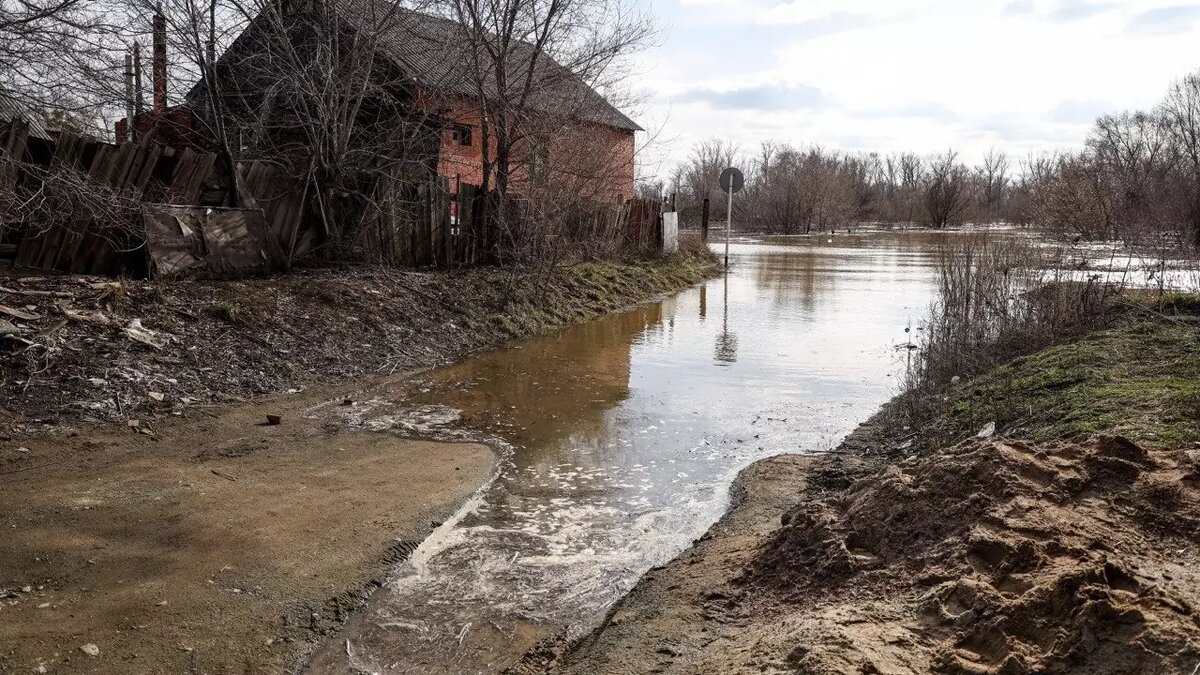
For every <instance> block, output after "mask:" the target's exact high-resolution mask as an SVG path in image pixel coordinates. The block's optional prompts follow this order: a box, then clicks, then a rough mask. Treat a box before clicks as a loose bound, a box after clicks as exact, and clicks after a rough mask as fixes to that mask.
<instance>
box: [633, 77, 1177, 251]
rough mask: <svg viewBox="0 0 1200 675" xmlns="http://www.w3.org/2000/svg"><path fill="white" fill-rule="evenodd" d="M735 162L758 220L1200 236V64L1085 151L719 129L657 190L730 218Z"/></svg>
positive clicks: (809, 225) (682, 205)
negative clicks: (972, 150)
mask: <svg viewBox="0 0 1200 675" xmlns="http://www.w3.org/2000/svg"><path fill="white" fill-rule="evenodd" d="M732 165H737V166H740V167H743V169H744V170H745V173H746V189H745V191H744V192H743V193H742V195H739V198H738V200H737V201H736V202H735V208H734V211H735V213H734V219H735V221H737V222H738V224H739V225H740V226H741V227H744V228H746V229H750V230H755V231H761V232H768V233H780V234H803V233H810V232H820V231H828V230H830V229H837V228H844V227H848V226H852V225H857V224H864V223H884V224H900V223H911V224H921V225H925V226H930V227H937V228H940V227H946V226H948V225H954V224H960V223H968V222H969V223H998V222H1005V223H1012V224H1018V225H1030V226H1034V227H1039V228H1043V229H1046V230H1049V231H1052V232H1055V233H1058V234H1061V235H1063V236H1066V237H1069V238H1077V239H1091V240H1101V239H1110V240H1111V239H1120V240H1125V241H1136V242H1149V241H1154V242H1159V243H1161V242H1164V241H1166V242H1175V243H1183V242H1186V243H1188V244H1192V245H1200V72H1197V73H1194V74H1191V75H1188V76H1187V77H1184V78H1183V79H1181V80H1179V81H1177V82H1176V83H1174V84H1173V85H1172V86H1171V88H1170V89H1169V91H1168V92H1167V95H1166V96H1165V97H1164V99H1163V100H1162V102H1161V103H1160V104H1159V105H1158V106H1156V107H1155V108H1154V109H1153V110H1149V111H1132V112H1123V113H1119V114H1112V115H1105V116H1103V117H1101V118H1100V119H1098V120H1097V121H1096V123H1095V125H1094V126H1093V128H1092V130H1091V132H1090V133H1089V135H1088V137H1087V140H1086V144H1085V146H1084V148H1083V149H1082V150H1080V151H1078V152H1071V153H1043V154H1031V155H1028V156H1024V157H1021V158H1018V159H1015V160H1014V159H1013V158H1012V157H1010V155H1008V154H1007V153H1006V152H1004V151H1003V150H999V149H993V150H991V151H989V152H988V153H986V154H985V155H984V156H983V157H982V158H981V159H980V160H979V161H978V162H977V163H974V164H969V163H967V162H966V161H964V160H963V159H962V156H961V154H960V153H958V152H957V151H955V150H953V149H951V150H948V151H946V152H945V153H942V154H937V155H932V156H921V155H918V154H914V153H897V154H890V155H885V154H879V153H862V152H843V151H839V150H832V149H829V148H824V147H821V146H818V145H812V146H804V147H800V146H794V145H790V144H787V143H779V142H775V141H767V142H764V143H762V144H761V145H760V146H759V147H758V148H757V149H756V150H755V151H752V152H744V151H743V150H742V149H740V148H738V147H736V146H734V145H732V144H731V143H729V142H726V141H721V140H709V141H704V142H701V143H699V144H698V145H696V147H694V148H693V149H692V152H691V154H690V155H689V157H688V159H687V161H685V162H684V163H682V164H681V165H679V166H678V167H676V169H675V170H674V172H673V173H672V174H671V175H670V177H669V178H667V179H665V180H663V181H661V182H659V183H657V184H654V185H651V186H648V187H647V191H648V192H651V193H655V192H662V193H664V194H675V196H676V202H677V206H678V208H679V210H680V211H681V212H682V213H683V218H684V220H685V222H697V221H698V218H699V213H700V208H701V204H702V202H703V200H704V199H710V200H711V216H712V218H713V219H714V221H715V220H718V219H723V218H724V217H725V199H724V194H723V193H722V192H721V189H720V187H719V185H718V177H719V176H720V173H721V171H722V170H723V169H724V168H725V167H726V166H732Z"/></svg>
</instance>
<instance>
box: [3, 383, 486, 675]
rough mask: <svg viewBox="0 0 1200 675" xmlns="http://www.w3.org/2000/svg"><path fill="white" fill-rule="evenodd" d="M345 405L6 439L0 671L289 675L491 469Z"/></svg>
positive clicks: (477, 457)
mask: <svg viewBox="0 0 1200 675" xmlns="http://www.w3.org/2000/svg"><path fill="white" fill-rule="evenodd" d="M356 395H357V394H356V393H354V392H351V391H345V392H339V393H338V396H336V397H335V398H333V399H330V400H315V399H313V398H311V397H310V398H305V397H299V398H292V399H288V400H286V401H277V402H271V403H261V404H253V405H242V406H235V407H232V408H230V409H226V410H222V411H221V412H215V411H212V412H200V413H193V414H191V415H189V419H186V420H174V421H171V422H167V423H165V424H163V425H158V426H156V428H155V431H154V435H153V436H148V435H146V434H142V433H138V432H137V430H136V429H133V428H124V429H120V428H114V429H110V430H108V431H106V432H96V433H80V434H77V435H72V436H67V437H55V438H47V437H42V438H27V439H25V440H23V441H22V443H24V445H23V446H22V450H21V452H20V453H19V454H20V455H21V456H22V459H23V461H21V462H19V463H18V462H11V461H10V462H3V463H0V532H3V540H4V546H0V672H14V673H15V672H43V671H42V670H41V669H44V670H45V671H46V672H96V673H167V672H171V673H191V672H195V673H277V672H285V671H287V670H288V669H290V668H291V667H292V665H293V664H294V663H295V662H296V660H297V658H298V657H299V655H301V654H303V653H304V652H306V651H307V650H308V649H309V648H310V647H311V645H313V644H314V643H315V642H316V641H318V640H319V639H320V638H321V637H322V636H323V635H324V634H325V633H327V632H328V631H330V630H331V629H333V628H336V627H337V626H338V625H340V624H341V622H342V621H344V619H345V618H346V615H347V614H348V613H349V612H351V611H353V610H354V609H357V608H358V607H360V606H361V605H362V604H363V602H364V601H365V599H366V597H367V595H368V594H369V593H370V591H371V590H373V589H374V588H375V587H376V586H377V585H378V584H379V583H380V582H381V581H382V579H383V578H384V576H385V575H386V573H387V571H388V569H390V567H391V566H392V565H394V564H395V563H397V562H400V561H402V560H403V559H404V558H405V557H406V556H407V555H408V554H409V553H410V552H411V551H412V550H413V549H414V548H415V547H416V546H417V544H418V543H420V541H421V540H422V539H424V538H425V537H426V536H427V535H428V534H429V533H430V532H431V531H432V530H433V528H434V527H435V526H436V525H437V524H438V523H440V522H441V521H443V520H444V519H446V518H447V517H448V516H449V515H450V514H452V513H453V512H454V511H455V510H456V509H457V508H458V507H459V505H460V504H461V503H462V502H463V501H464V500H465V499H466V498H467V497H468V496H470V495H471V494H472V493H474V491H475V490H476V489H477V488H478V487H479V486H480V485H481V484H483V483H484V482H486V480H487V479H488V477H489V475H490V472H491V470H492V466H493V461H494V459H495V456H494V454H493V452H492V450H491V449H490V448H488V447H487V446H485V445H480V444H476V443H439V442H432V441H423V440H410V439H406V438H402V437H399V436H397V435H396V434H395V433H389V432H377V431H369V430H365V429H362V428H359V426H358V425H356V424H355V423H354V420H353V418H352V417H351V415H352V413H353V411H354V410H355V409H356V407H357V405H358V404H357V403H355V404H351V405H344V402H345V399H344V398H343V396H356ZM267 414H278V415H280V416H281V417H282V418H283V419H282V420H281V423H280V424H278V425H267V424H264V423H263V422H264V420H265V416H266V415H267ZM12 452H13V451H11V450H9V451H8V454H12ZM88 645H93V646H94V647H95V649H96V650H98V652H97V653H96V654H89V653H87V650H88V649H91V647H88Z"/></svg>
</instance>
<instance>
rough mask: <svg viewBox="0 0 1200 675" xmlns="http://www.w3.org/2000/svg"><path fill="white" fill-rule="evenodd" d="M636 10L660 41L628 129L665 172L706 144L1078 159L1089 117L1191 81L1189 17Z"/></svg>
mask: <svg viewBox="0 0 1200 675" xmlns="http://www.w3.org/2000/svg"><path fill="white" fill-rule="evenodd" d="M643 1H644V2H647V3H648V6H649V7H650V10H651V12H652V13H653V14H654V15H655V16H656V17H657V18H658V21H659V23H660V26H661V29H662V34H661V37H660V40H659V41H660V45H659V46H658V47H655V48H653V49H651V50H650V51H648V52H646V53H644V54H642V55H641V56H640V57H639V58H638V64H637V66H638V70H639V72H640V78H639V83H638V86H639V88H640V89H643V90H644V91H645V99H644V101H643V102H642V104H641V109H640V110H638V111H637V114H636V115H635V117H636V118H637V121H638V122H640V123H641V124H642V126H643V127H646V128H647V129H648V130H650V132H651V134H652V135H654V137H655V140H656V141H657V143H655V144H654V146H655V147H654V148H652V149H651V151H650V152H647V154H646V157H645V158H646V159H647V160H651V164H661V165H662V166H663V167H664V168H665V167H667V166H669V165H670V164H671V163H673V162H675V161H678V160H680V159H683V158H684V157H686V155H687V152H688V148H690V146H691V145H692V143H694V142H695V141H697V140H700V139H704V138H710V137H720V138H728V139H731V140H733V141H734V142H735V143H738V144H740V145H741V146H742V147H743V149H748V150H753V149H754V147H756V146H757V145H758V143H759V142H760V141H762V140H764V139H776V140H779V141H788V142H792V143H796V144H808V143H819V144H822V145H825V146H829V147H836V148H840V149H844V150H879V151H883V152H890V151H898V150H914V151H917V152H920V153H933V152H939V151H943V150H945V149H946V148H948V147H950V146H954V147H956V148H959V149H961V150H962V151H963V153H964V155H966V156H967V158H968V159H971V160H974V159H975V158H977V157H978V156H979V155H981V154H982V153H983V152H984V151H985V150H987V149H988V148H990V147H994V146H998V147H1003V148H1006V149H1008V150H1009V151H1010V152H1011V153H1015V154H1024V153H1026V152H1028V151H1030V150H1040V149H1047V150H1052V149H1061V148H1069V147H1078V146H1079V144H1080V143H1081V142H1082V140H1083V137H1084V136H1085V134H1086V133H1087V129H1088V126H1089V125H1090V123H1091V122H1092V121H1093V119H1094V118H1095V117H1096V116H1097V115H1099V114H1101V113H1104V112H1115V111H1119V110H1123V109H1127V108H1139V107H1143V108H1148V107H1151V106H1153V105H1154V104H1155V103H1156V102H1157V101H1158V100H1159V99H1160V98H1161V96H1162V94H1163V93H1164V91H1165V89H1166V87H1167V86H1168V85H1169V84H1170V82H1171V81H1172V80H1174V79H1176V78H1178V77H1180V76H1181V75H1184V74H1186V73H1187V72H1189V71H1191V70H1193V69H1196V68H1198V67H1200V2H1196V3H1189V2H1186V1H1179V0H1176V1H1175V2H1172V1H1171V0H1165V1H1158V0H995V1H993V0H793V1H791V2H778V1H775V0H737V1H734V2H728V1H722V0H643ZM655 157H657V158H658V159H657V160H655V159H654V158H655ZM648 168H650V169H651V171H653V166H651V167H648Z"/></svg>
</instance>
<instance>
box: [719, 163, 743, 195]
mask: <svg viewBox="0 0 1200 675" xmlns="http://www.w3.org/2000/svg"><path fill="white" fill-rule="evenodd" d="M745 185H746V177H745V176H743V175H742V172H741V171H738V170H737V169H735V168H733V167H732V166H731V167H729V168H728V169H725V170H724V171H722V172H721V189H722V190H724V191H726V192H741V190H742V188H743V187H745Z"/></svg>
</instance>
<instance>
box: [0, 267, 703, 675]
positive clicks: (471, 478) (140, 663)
mask: <svg viewBox="0 0 1200 675" xmlns="http://www.w3.org/2000/svg"><path fill="white" fill-rule="evenodd" d="M711 263H712V261H711V258H709V257H705V256H700V255H690V254H685V255H680V256H677V257H674V258H672V259H669V260H659V261H645V260H629V261H624V262H617V263H591V264H585V265H577V266H572V267H569V268H562V269H559V270H556V271H554V272H552V273H550V274H549V275H547V276H539V277H535V276H531V275H519V276H512V275H511V274H509V273H507V272H503V271H499V270H487V269H483V270H472V271H463V272H451V273H446V274H424V273H405V272H397V271H395V270H385V269H361V268H360V269H350V270H308V271H304V272H301V273H298V274H296V275H292V276H286V277H277V278H271V279H255V280H245V281H236V282H205V281H183V282H174V283H158V282H113V281H111V280H102V279H87V278H80V277H48V276H21V275H9V276H7V277H5V278H3V279H0V306H2V307H3V308H4V309H3V310H0V319H3V320H4V321H6V322H7V324H5V325H0V328H4V332H5V334H6V336H7V337H3V338H0V343H2V344H0V349H2V350H3V351H2V353H0V397H2V398H0V405H2V408H0V533H2V534H0V542H2V545H0V672H5V673H7V672H68V673H74V672H95V673H168V672H169V673H278V672H288V671H289V670H291V669H293V668H294V667H296V666H297V665H298V664H299V663H301V662H302V661H303V658H304V656H305V655H306V654H307V653H308V652H309V651H310V650H311V649H312V648H313V647H314V646H315V645H316V644H318V643H319V642H320V641H321V640H322V638H323V637H325V636H326V635H328V634H329V633H331V632H332V631H333V630H334V629H336V628H337V627H338V626H340V625H341V624H342V623H343V622H344V621H345V620H346V619H347V618H348V616H349V615H350V614H351V613H352V612H353V611H355V610H357V609H359V608H361V607H362V606H363V605H364V603H365V600H366V598H367V596H368V595H369V594H370V593H371V592H372V591H373V590H374V589H375V588H376V587H377V586H378V585H379V584H380V583H381V581H382V580H383V579H384V578H385V577H386V575H387V573H388V571H389V570H391V569H392V568H393V567H394V565H396V564H397V563H398V562H400V561H402V560H404V559H405V558H406V557H407V556H408V555H409V554H410V553H411V551H412V550H413V549H414V548H415V547H416V546H417V545H418V544H419V543H420V541H421V540H423V539H424V538H425V537H426V536H428V534H429V533H430V532H431V531H432V530H433V529H434V528H436V527H437V526H439V525H440V524H441V522H442V521H444V520H445V519H446V518H447V517H449V516H450V515H451V514H452V513H454V512H455V511H456V510H457V509H458V508H459V507H460V506H461V504H462V503H463V502H464V501H465V500H466V499H467V498H468V497H469V496H470V495H472V494H473V493H474V492H475V491H476V490H477V489H478V488H479V487H480V486H481V485H483V484H484V483H485V482H486V481H487V480H488V478H489V477H490V476H491V474H492V472H493V471H494V464H495V460H496V453H495V452H493V449H492V448H490V447H488V446H487V445H483V444H480V443H477V442H434V441H430V440H419V439H417V438H413V437H411V434H414V433H420V434H422V436H423V437H428V436H429V434H430V432H431V429H432V432H433V433H434V435H438V434H437V429H436V428H435V427H437V426H438V425H441V424H447V423H452V422H453V419H452V416H449V417H447V418H445V419H443V417H445V416H443V415H441V414H440V412H444V411H429V410H425V409H423V408H408V407H406V405H405V402H404V401H403V400H395V399H387V400H378V399H376V398H373V392H374V391H376V390H377V389H376V387H377V386H383V385H385V384H387V383H389V382H392V381H394V380H395V379H396V378H402V377H404V373H405V372H406V371H409V370H411V369H414V368H421V367H427V366H431V365H435V364H438V363H443V362H447V361H451V360H454V359H456V358H461V357H462V356H464V355H466V354H468V353H470V352H472V351H475V350H478V349H484V348H487V347H492V346H497V345H500V344H502V343H503V342H504V341H505V340H506V339H508V338H511V337H517V336H522V335H528V334H531V333H535V332H539V331H543V330H547V329H552V328H554V327H556V326H561V325H565V324H567V323H570V322H573V321H581V320H586V319H589V318H592V317H595V316H598V315H600V314H603V313H605V312H607V311H611V310H614V309H618V308H621V307H625V306H628V305H631V304H635V303H638V302H642V301H645V300H647V299H650V298H652V297H655V296H657V295H659V294H662V293H665V292H670V291H674V290H678V289H681V288H683V287H685V286H687V285H689V284H691V283H693V282H695V281H698V280H700V279H701V278H703V277H704V276H705V275H707V274H709V273H710V272H711V271H712V270H713V267H712V264H711ZM6 310H11V311H6ZM135 320H136V322H135ZM393 373H395V375H393ZM339 380H340V381H342V382H343V383H342V384H334V383H335V382H337V381H339ZM385 398H386V397H385ZM276 416H277V418H278V419H274V420H273V421H276V422H278V423H276V424H272V423H269V422H270V421H272V419H273V418H275V417H276ZM443 435H445V436H447V437H454V438H460V440H461V436H462V435H461V434H455V433H446V434H443ZM467 440H469V439H467Z"/></svg>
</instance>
